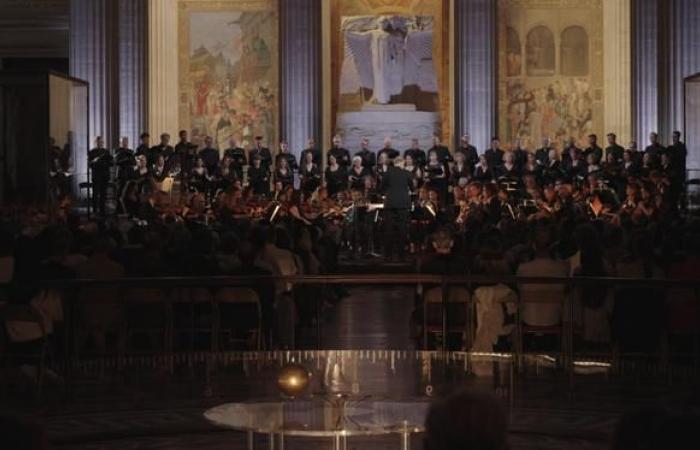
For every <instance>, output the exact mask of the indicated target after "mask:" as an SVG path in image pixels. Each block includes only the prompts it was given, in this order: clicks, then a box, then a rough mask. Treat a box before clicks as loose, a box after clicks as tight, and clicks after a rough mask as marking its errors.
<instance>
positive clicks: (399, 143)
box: [336, 105, 440, 153]
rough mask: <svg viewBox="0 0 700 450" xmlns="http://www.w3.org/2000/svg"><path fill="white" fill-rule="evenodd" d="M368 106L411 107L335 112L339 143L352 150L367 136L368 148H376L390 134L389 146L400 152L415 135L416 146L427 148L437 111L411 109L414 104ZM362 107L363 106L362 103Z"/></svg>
mask: <svg viewBox="0 0 700 450" xmlns="http://www.w3.org/2000/svg"><path fill="white" fill-rule="evenodd" d="M367 106H369V107H370V108H387V107H389V108H396V107H405V106H410V107H413V109H414V110H413V111H402V110H400V109H399V110H398V111H397V110H396V109H388V110H387V109H380V110H376V109H370V110H365V111H360V112H345V113H339V114H338V120H337V124H336V125H337V126H336V128H337V131H338V132H339V133H340V134H341V135H342V137H343V146H344V147H345V148H347V149H349V150H350V153H355V152H356V151H357V150H359V149H360V141H361V140H362V139H364V138H367V139H369V141H370V148H372V149H379V148H381V147H382V143H383V141H384V138H385V137H387V136H388V137H390V138H391V140H392V147H394V148H395V149H397V150H400V151H401V152H403V151H404V150H406V149H407V148H410V147H411V139H413V138H417V139H418V141H419V143H420V147H421V148H422V149H424V150H427V149H428V148H430V147H431V146H432V145H433V144H432V136H433V133H434V132H435V131H437V130H439V129H440V114H438V113H435V112H425V111H415V106H414V105H367ZM363 109H364V107H363Z"/></svg>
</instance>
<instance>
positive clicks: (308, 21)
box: [280, 0, 323, 156]
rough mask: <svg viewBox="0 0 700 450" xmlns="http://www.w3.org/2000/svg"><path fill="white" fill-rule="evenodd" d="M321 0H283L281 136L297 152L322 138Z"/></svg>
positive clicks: (281, 20)
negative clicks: (311, 140)
mask: <svg viewBox="0 0 700 450" xmlns="http://www.w3.org/2000/svg"><path fill="white" fill-rule="evenodd" d="M322 1H323V0H285V1H283V2H280V111H281V116H280V132H281V133H280V138H281V139H286V140H287V142H288V143H289V148H290V149H291V150H292V151H293V152H294V153H296V154H297V156H298V154H299V153H300V152H301V150H303V149H304V148H306V141H307V140H308V139H309V138H314V139H316V142H318V143H320V140H321V135H320V134H321V126H322V124H321V121H322V117H321V108H322V103H321V97H322V89H323V84H322V74H321V70H322V67H321V66H322V63H321V59H322V49H321V41H322V36H321V34H322V30H321V14H322V13H321V7H322Z"/></svg>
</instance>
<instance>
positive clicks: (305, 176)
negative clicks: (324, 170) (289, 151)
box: [299, 152, 321, 196]
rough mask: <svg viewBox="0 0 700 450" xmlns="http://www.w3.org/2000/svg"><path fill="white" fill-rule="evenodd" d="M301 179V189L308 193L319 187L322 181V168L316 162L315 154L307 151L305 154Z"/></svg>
mask: <svg viewBox="0 0 700 450" xmlns="http://www.w3.org/2000/svg"><path fill="white" fill-rule="evenodd" d="M299 180H300V184H301V190H302V191H303V192H304V193H305V194H307V196H308V195H309V194H311V193H312V192H314V191H315V190H316V188H318V186H319V185H320V183H321V169H320V166H319V165H318V164H316V163H315V162H314V154H313V153H312V152H306V153H304V154H303V159H302V162H301V166H300V167H299Z"/></svg>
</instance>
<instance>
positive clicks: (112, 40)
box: [70, 0, 119, 145]
mask: <svg viewBox="0 0 700 450" xmlns="http://www.w3.org/2000/svg"><path fill="white" fill-rule="evenodd" d="M117 7H118V3H117V1H116V0H72V1H71V2H70V8H71V11H70V17H71V25H70V74H71V75H72V76H74V77H76V78H80V79H82V80H85V81H87V82H88V83H90V100H89V108H90V114H89V127H90V128H89V134H90V139H91V141H92V140H93V139H94V138H95V136H102V137H103V138H104V139H105V143H106V144H107V145H111V144H113V143H115V142H116V141H115V139H116V135H117V133H118V129H119V128H118V127H119V125H118V124H119V122H118V120H119V119H118V103H119V102H118V98H119V97H118V92H119V87H118V80H117V79H118V72H117V71H116V68H117V58H116V55H117V25H116V18H117Z"/></svg>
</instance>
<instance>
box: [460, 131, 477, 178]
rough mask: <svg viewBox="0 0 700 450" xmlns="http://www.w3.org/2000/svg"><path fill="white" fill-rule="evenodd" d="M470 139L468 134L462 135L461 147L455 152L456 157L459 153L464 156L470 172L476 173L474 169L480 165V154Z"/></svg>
mask: <svg viewBox="0 0 700 450" xmlns="http://www.w3.org/2000/svg"><path fill="white" fill-rule="evenodd" d="M469 140H470V137H469V134H468V133H465V134H464V135H462V139H461V140H460V146H459V147H458V148H457V149H456V150H455V157H456V156H457V154H458V153H461V154H462V155H464V164H465V165H466V166H467V167H468V168H469V171H470V172H474V168H475V167H476V165H477V164H478V163H479V154H478V153H477V151H476V147H474V146H473V145H471V144H470V143H469Z"/></svg>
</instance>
